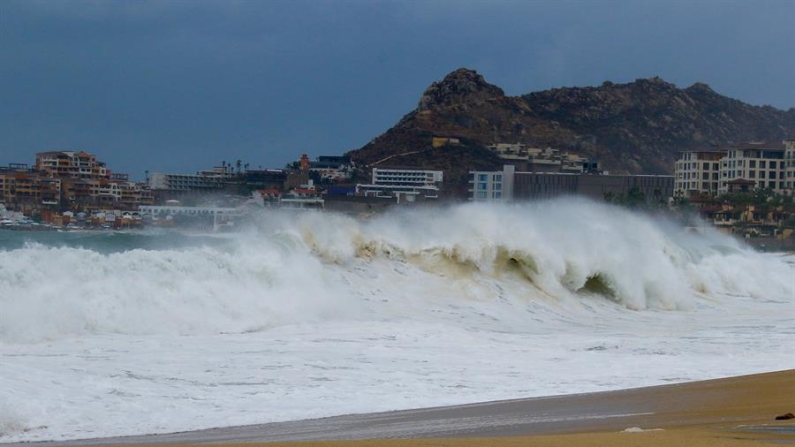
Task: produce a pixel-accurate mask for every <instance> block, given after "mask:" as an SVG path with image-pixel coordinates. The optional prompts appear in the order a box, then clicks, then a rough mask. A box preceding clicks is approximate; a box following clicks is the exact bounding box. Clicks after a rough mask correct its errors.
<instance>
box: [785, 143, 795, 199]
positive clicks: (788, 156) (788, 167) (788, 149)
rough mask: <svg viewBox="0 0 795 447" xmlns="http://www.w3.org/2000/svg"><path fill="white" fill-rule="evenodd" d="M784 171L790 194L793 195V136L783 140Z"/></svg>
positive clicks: (794, 162)
mask: <svg viewBox="0 0 795 447" xmlns="http://www.w3.org/2000/svg"><path fill="white" fill-rule="evenodd" d="M784 173H785V177H786V178H785V180H786V182H787V188H788V189H789V194H790V195H795V138H793V139H791V140H787V141H785V142H784Z"/></svg>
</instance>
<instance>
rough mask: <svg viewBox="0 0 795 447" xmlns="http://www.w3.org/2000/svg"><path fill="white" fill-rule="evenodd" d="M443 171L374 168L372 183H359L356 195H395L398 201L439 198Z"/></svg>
mask: <svg viewBox="0 0 795 447" xmlns="http://www.w3.org/2000/svg"><path fill="white" fill-rule="evenodd" d="M443 179H444V173H443V171H434V170H423V169H408V168H373V175H372V183H370V184H366V185H363V184H357V185H356V195H359V196H367V197H393V198H397V201H398V202H404V201H405V202H414V201H416V200H418V199H438V198H439V190H440V188H441V186H442V182H443Z"/></svg>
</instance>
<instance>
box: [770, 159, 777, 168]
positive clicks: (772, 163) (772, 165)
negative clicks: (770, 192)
mask: <svg viewBox="0 0 795 447" xmlns="http://www.w3.org/2000/svg"><path fill="white" fill-rule="evenodd" d="M770 169H776V162H775V161H771V162H770Z"/></svg>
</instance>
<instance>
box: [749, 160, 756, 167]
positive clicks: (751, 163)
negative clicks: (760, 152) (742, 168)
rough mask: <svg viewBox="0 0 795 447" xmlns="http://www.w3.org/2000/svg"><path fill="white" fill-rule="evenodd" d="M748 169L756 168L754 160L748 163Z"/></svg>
mask: <svg viewBox="0 0 795 447" xmlns="http://www.w3.org/2000/svg"><path fill="white" fill-rule="evenodd" d="M748 167H749V168H755V167H756V160H751V161H749V162H748Z"/></svg>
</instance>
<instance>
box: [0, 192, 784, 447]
mask: <svg viewBox="0 0 795 447" xmlns="http://www.w3.org/2000/svg"><path fill="white" fill-rule="evenodd" d="M257 226H258V229H255V230H252V231H249V232H246V233H241V234H235V235H225V236H220V237H223V238H227V239H228V240H226V241H225V242H226V243H224V244H205V243H203V242H201V240H197V243H196V244H192V245H191V244H187V245H182V246H180V247H178V248H175V247H173V246H172V247H170V248H168V247H163V248H159V249H158V248H153V247H151V246H149V245H147V248H145V249H144V248H137V249H129V250H124V251H109V252H100V251H97V250H92V249H85V248H79V247H74V246H63V245H61V246H55V245H53V244H44V243H41V242H39V243H36V242H33V243H29V244H27V245H26V246H24V248H16V249H6V250H3V251H0V442H12V441H34V440H54V439H79V438H88V437H99V436H116V435H128V434H140V433H162V432H173V431H182V430H190V429H198V428H208V427H215V426H219V425H237V424H253V423H263V422H272V421H283V420H294V419H303V418H310V417H321V416H330V415H336V414H344V413H361V412H370V411H381V410H394V409H405V408H416V407H423V406H435V405H446V404H460V403H469V402H477V401H487V400H494V399H503V398H517V397H529V396H541V395H553V394H570V393H577V392H592V391H600V390H609V389H618V388H627V387H635V386H645V385H653V384H661V383H670V382H681V381H687V380H698V379H707V378H715V377H721V376H729V375H736V374H744V373H753V372H763V371H771V370H779V369H786V368H792V367H795V359H793V358H792V356H791V355H790V354H789V353H790V352H791V350H790V349H789V346H791V344H792V341H793V337H795V318H793V317H795V306H794V304H795V275H793V267H792V265H791V264H790V263H788V261H791V259H788V258H786V257H782V256H777V255H765V254H760V253H756V252H754V251H753V250H750V249H748V248H746V247H744V246H743V245H742V244H740V243H738V242H737V241H735V240H734V239H732V238H729V237H728V236H724V235H721V234H718V233H716V232H710V231H708V232H706V233H704V234H689V233H685V232H683V231H682V230H681V229H679V228H677V227H676V226H675V225H671V224H667V223H665V222H658V221H655V220H652V219H650V218H648V217H644V216H641V215H636V214H631V213H629V212H626V211H624V210H621V209H618V208H613V207H608V206H604V205H598V204H594V203H590V202H585V201H578V200H562V201H553V202H544V203H537V204H531V205H523V206H475V205H468V206H456V207H450V208H444V209H425V210H416V211H409V212H400V213H394V214H388V215H384V216H381V217H378V218H373V219H369V220H357V219H353V218H349V217H345V216H341V215H334V214H329V213H313V212H308V213H298V214H295V213H289V214H288V213H272V214H264V215H262V216H261V217H260V218H259V219H258V220H257Z"/></svg>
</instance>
